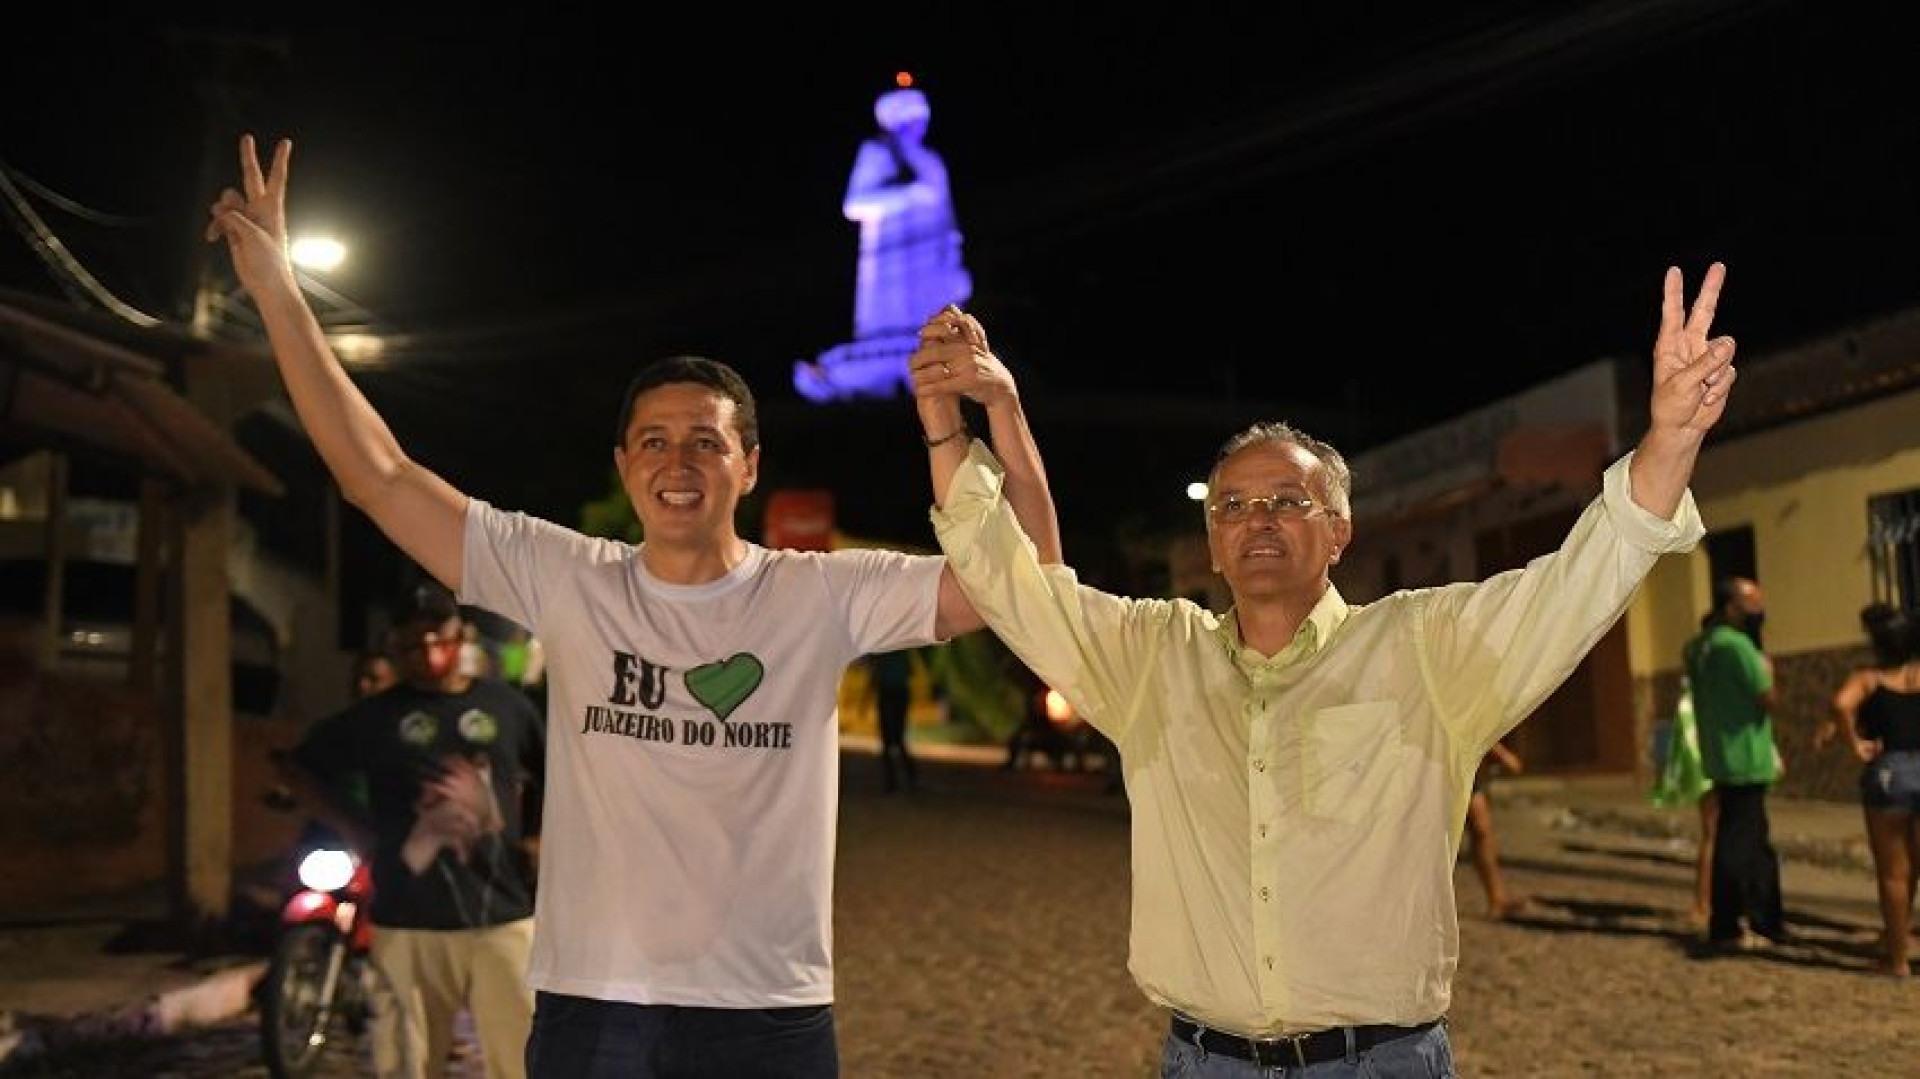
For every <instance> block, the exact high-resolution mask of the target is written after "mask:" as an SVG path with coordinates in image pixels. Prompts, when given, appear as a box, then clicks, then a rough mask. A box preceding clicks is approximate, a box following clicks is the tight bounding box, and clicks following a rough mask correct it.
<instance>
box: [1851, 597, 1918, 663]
mask: <svg viewBox="0 0 1920 1079" xmlns="http://www.w3.org/2000/svg"><path fill="white" fill-rule="evenodd" d="M1860 624H1861V625H1863V626H1865V627H1866V628H1867V639H1868V640H1869V641H1872V642H1873V657H1874V661H1875V663H1876V664H1878V665H1879V666H1881V667H1898V666H1900V665H1901V664H1902V663H1906V662H1908V661H1909V660H1911V659H1913V658H1914V654H1915V653H1916V652H1920V648H1916V647H1915V645H1916V643H1920V642H1916V641H1915V640H1914V628H1915V627H1914V622H1913V619H1911V618H1909V617H1907V612H1905V611H1903V610H1900V609H1899V608H1897V607H1894V606H1892V605H1891V604H1886V603H1869V604H1867V605H1866V606H1865V607H1862V608H1860Z"/></svg>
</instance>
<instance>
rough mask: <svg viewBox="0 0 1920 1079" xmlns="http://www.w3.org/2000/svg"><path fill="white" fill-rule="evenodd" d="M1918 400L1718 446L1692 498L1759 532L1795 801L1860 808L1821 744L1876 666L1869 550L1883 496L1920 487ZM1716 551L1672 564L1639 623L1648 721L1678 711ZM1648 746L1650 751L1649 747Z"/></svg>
mask: <svg viewBox="0 0 1920 1079" xmlns="http://www.w3.org/2000/svg"><path fill="white" fill-rule="evenodd" d="M1915 432H1920V392H1906V393H1901V394H1894V395H1889V396H1887V397H1884V398H1880V399H1877V400H1873V401H1869V402H1866V403H1863V404H1859V405H1855V406H1852V407H1849V408H1846V409H1843V410H1839V411H1834V412H1828V413H1823V414H1821V415H1818V416H1813V417H1809V418H1807V419H1804V420H1801V421H1798V422H1795V423H1793V424H1790V425H1787V426H1782V427H1776V428H1773V429H1771V430H1768V431H1763V432H1760V433H1757V434H1752V435H1747V436H1745V437H1742V438H1738V439H1733V440H1730V441H1727V442H1724V443H1712V442H1709V444H1708V446H1707V447H1706V449H1705V450H1704V451H1703V452H1702V453H1701V457H1700V462H1699V465H1698V467H1697V468H1696V469H1695V472H1694V480H1693V487H1692V489H1693V493H1694V498H1695V500H1696V501H1697V502H1698V503H1699V506H1700V516H1701V519H1702V520H1703V521H1704V522H1705V524H1706V526H1707V529H1708V531H1709V532H1714V531H1720V530H1727V529H1734V528H1740V527H1750V528H1752V529H1753V536H1754V554H1755V559H1756V562H1757V566H1758V568H1757V573H1758V575H1759V581H1760V584H1761V587H1762V588H1763V589H1764V590H1765V592H1766V597H1767V622H1766V628H1765V631H1764V633H1765V641H1766V648H1767V652H1768V653H1769V655H1771V656H1772V657H1773V659H1774V675H1775V681H1776V685H1777V688H1778V691H1779V694H1780V697H1781V703H1780V707H1779V709H1778V710H1777V712H1776V715H1775V717H1774V718H1775V724H1776V728H1777V732H1778V733H1777V737H1778V739H1779V741H1780V744H1781V751H1782V753H1783V755H1784V756H1786V758H1787V765H1788V766H1787V776H1786V779H1785V781H1784V782H1783V784H1782V786H1781V790H1782V791H1783V793H1788V794H1797V795H1803V796H1809V797H1822V798H1833V799H1838V800H1851V799H1852V798H1853V797H1854V789H1855V788H1854V782H1855V780H1856V778H1857V776H1858V771H1859V770H1858V766H1857V765H1856V764H1855V763H1854V762H1853V760H1852V758H1851V755H1850V754H1848V753H1847V751H1846V750H1845V749H1844V748H1842V747H1840V746H1838V745H1835V744H1829V746H1828V747H1826V748H1825V749H1822V750H1815V749H1814V748H1813V746H1812V740H1813V737H1814V732H1815V731H1816V730H1817V729H1818V727H1819V725H1820V724H1821V723H1822V722H1824V721H1825V720H1826V719H1827V718H1828V704H1827V702H1828V701H1829V700H1830V698H1831V696H1832V694H1833V691H1834V690H1835V689H1837V688H1838V687H1839V684H1840V681H1841V680H1842V679H1843V678H1844V677H1845V675H1846V672H1847V671H1848V670H1849V669H1851V668H1852V667H1853V666H1855V665H1857V664H1859V663H1862V662H1864V661H1866V660H1867V659H1868V657H1869V653H1868V652H1867V648H1866V634H1865V633H1864V632H1863V631H1862V630H1861V628H1860V621H1859V612H1860V608H1861V607H1863V606H1865V605H1866V604H1867V603H1868V602H1870V601H1871V600H1873V599H1874V598H1876V597H1875V596H1874V593H1873V579H1872V561H1871V559H1870V557H1869V552H1868V546H1867V533H1868V516H1867V506H1868V502H1869V500H1870V499H1872V498H1874V497H1875V496H1879V495H1885V494H1891V493H1895V492H1899V491H1905V490H1911V489H1915V488H1920V438H1916V437H1915ZM1709 578H1710V572H1709V569H1708V562H1707V555H1706V551H1705V548H1704V546H1703V547H1702V548H1700V549H1697V550H1695V551H1694V552H1693V553H1691V554H1689V555H1686V556H1684V557H1678V558H1671V559H1666V560H1663V563H1662V565H1661V566H1659V567H1657V568H1656V570H1655V572H1654V574H1653V576H1651V577H1650V578H1649V579H1648V581H1647V583H1646V585H1645V586H1644V587H1643V588H1642V590H1641V594H1640V597H1639V599H1638V600H1637V601H1636V603H1635V605H1634V608H1633V610H1632V612H1631V613H1630V618H1631V620H1632V625H1633V627H1634V628H1633V632H1632V634H1631V641H1632V656H1631V658H1632V664H1633V671H1634V676H1635V683H1636V691H1635V699H1636V710H1637V711H1639V709H1641V708H1644V711H1639V714H1638V715H1637V716H1636V722H1637V726H1638V727H1639V729H1640V730H1641V731H1642V732H1643V733H1644V732H1646V731H1648V730H1649V729H1650V728H1651V725H1652V724H1653V723H1655V722H1657V721H1658V720H1659V718H1660V717H1663V716H1668V715H1671V714H1672V708H1673V704H1674V701H1675V700H1676V699H1677V697H1678V692H1679V671H1678V669H1679V665H1680V650H1681V647H1682V646H1683V645H1684V643H1685V642H1686V640H1687V638H1689V637H1690V636H1692V635H1693V634H1694V633H1695V632H1696V631H1697V629H1698V626H1699V620H1700V616H1701V615H1702V614H1703V613H1704V612H1705V611H1706V609H1707V605H1708V603H1709V596H1710V594H1711V585H1712V582H1711V580H1710V579H1709ZM1641 744H1642V745H1646V744H1648V742H1647V741H1646V740H1645V738H1644V737H1643V740H1642V742H1641Z"/></svg>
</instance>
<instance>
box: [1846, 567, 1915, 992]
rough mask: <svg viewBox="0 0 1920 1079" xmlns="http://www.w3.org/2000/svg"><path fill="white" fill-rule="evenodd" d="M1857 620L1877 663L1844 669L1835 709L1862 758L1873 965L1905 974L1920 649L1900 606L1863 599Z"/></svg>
mask: <svg viewBox="0 0 1920 1079" xmlns="http://www.w3.org/2000/svg"><path fill="white" fill-rule="evenodd" d="M1860 623H1861V625H1863V626H1865V627H1866V630H1867V637H1868V639H1869V640H1870V641H1872V643H1873V654H1874V665H1873V666H1872V667H1865V668H1862V669H1859V670H1856V671H1854V672H1853V673H1852V674H1850V675H1848V676H1847V680H1846V682H1845V683H1844V684H1842V685H1841V687H1840V690H1839V692H1838V693H1835V694H1834V697H1833V710H1834V713H1835V717H1836V719H1837V720H1838V729H1839V733H1840V734H1842V735H1843V736H1845V738H1846V739H1847V742H1848V744H1849V745H1850V746H1851V747H1852V749H1853V753H1854V756H1856V757H1858V758H1860V762H1861V763H1862V764H1863V765H1865V768H1863V769H1862V770H1861V774H1860V803H1861V806H1862V811H1863V813H1864V814H1865V816H1866V821H1867V842H1868V844H1869V846H1871V847H1872V849H1873V865H1874V876H1875V878H1876V879H1877V881H1878V883H1879V891H1880V918H1881V921H1882V922H1883V923H1884V926H1885V936H1884V937H1882V950H1881V957H1880V962H1879V963H1877V964H1875V966H1874V969H1875V970H1876V971H1878V972H1880V973H1882V974H1888V975H1892V976H1894V977H1896V978H1904V977H1906V976H1907V973H1908V972H1907V944H1908V938H1909V935H1910V933H1911V932H1912V928H1913V892H1914V881H1915V877H1916V875H1920V655H1916V653H1917V652H1920V649H1917V648H1916V647H1915V645H1916V641H1915V625H1914V622H1913V620H1912V619H1911V618H1909V617H1908V616H1907V614H1906V612H1904V611H1899V610H1895V609H1894V608H1893V607H1890V606H1888V605H1887V604H1884V603H1872V604H1868V605H1867V606H1866V607H1865V608H1864V609H1862V610H1861V612H1860Z"/></svg>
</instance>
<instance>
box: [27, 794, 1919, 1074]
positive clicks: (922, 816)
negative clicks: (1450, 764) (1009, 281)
mask: <svg viewBox="0 0 1920 1079" xmlns="http://www.w3.org/2000/svg"><path fill="white" fill-rule="evenodd" d="M928 772H929V773H930V774H929V779H928V782H927V784H926V787H927V789H925V790H923V791H922V792H921V793H920V794H918V795H916V796H914V797H911V798H907V797H901V796H893V797H882V796H881V795H879V794H878V793H877V791H878V787H879V783H878V779H877V775H876V774H875V772H874V770H873V762H872V761H871V759H870V758H865V757H859V756H854V757H850V758H849V761H848V769H847V777H846V788H845V789H846V794H845V796H844V800H843V806H842V820H841V847H840V873H839V883H838V892H839V900H838V922H837V939H836V951H837V955H838V983H839V998H840V999H839V1006H838V1010H837V1014H838V1019H839V1031H840V1039H841V1051H842V1058H843V1063H844V1074H846V1075H847V1076H848V1077H849V1079H869V1077H873V1079H888V1077H894V1076H902V1077H904V1076H985V1077H994V1079H1002V1077H1004V1079H1018V1077H1025V1076H1033V1077H1039V1076H1047V1077H1050V1079H1051V1077H1057V1076H1063V1075H1072V1076H1094V1077H1104V1076H1126V1077H1145V1076H1150V1075H1153V1074H1156V1069H1155V1062H1156V1061H1157V1059H1158V1047H1159V1041H1160V1036H1161V1032H1162V1029H1163V1028H1162V1022H1163V1020H1162V1018H1161V1016H1160V1015H1159V1014H1158V1013H1157V1012H1156V1011H1155V1010H1154V1009H1153V1008H1151V1007H1149V1006H1148V1005H1147V1004H1146V1003H1145V1001H1144V1000H1143V999H1142V998H1141V996H1140V994H1139V992H1138V991H1137V990H1136V989H1135V988H1134V986H1133V983H1132V981H1131V980H1130V979H1129V977H1128V975H1127V973H1126V969H1125V956H1126V936H1127V902H1128V892H1127V833H1126V821H1125V816H1124V807H1123V804H1122V802H1121V800H1120V799H1119V798H1118V797H1116V796H1103V795H1102V794H1101V793H1100V789H1099V782H1098V780H1097V778H1095V777H1084V776H1082V777H1072V776H1065V777H1063V776H1057V775H1053V774H1051V773H1040V772H1029V773H1022V774H1020V775H1017V776H1015V775H1010V774H1007V773H1002V772H999V771H997V770H992V769H981V768H962V767H961V766H956V765H934V766H931V767H929V768H928ZM1497 816H1498V824H1499V828H1500V838H1501V840H1502V843H1503V854H1504V855H1505V856H1506V861H1507V863H1508V865H1509V870H1508V872H1509V878H1510V879H1509V886H1510V887H1512V888H1514V889H1516V890H1518V891H1520V892H1523V893H1526V894H1528V895H1531V896H1533V897H1534V898H1535V900H1536V902H1535V906H1534V908H1533V910H1532V911H1531V912H1530V913H1529V914H1528V915H1527V916H1525V917H1524V918H1522V919H1521V920H1519V921H1516V922H1511V923H1496V922H1492V921H1489V920H1488V919H1487V918H1486V917H1485V915H1484V908H1485V904H1484V901H1483V900H1482V897H1481V892H1480V888H1479V884H1478V881H1477V879H1476V878H1475V877H1474V875H1473V872H1472V870H1471V868H1470V867H1469V866H1467V865H1466V864H1465V863H1464V862H1463V864H1462V866H1461V868H1460V871H1459V873H1458V875H1457V876H1456V886H1457V887H1458V889H1459V894H1460V896H1461V900H1460V907H1461V935H1462V943H1461V950H1462V959H1461V965H1460V971H1459V975H1458V978H1457V979H1456V983H1455V984H1456V993H1455V1001H1454V1008H1453V1010H1452V1024H1453V1038H1454V1044H1455V1048H1456V1053H1457V1056H1458V1060H1459V1064H1460V1067H1461V1073H1462V1074H1463V1075H1468V1076H1475V1077H1493V1076H1543V1075H1544V1076H1584V1075H1595V1076H1599V1075H1606V1076H1674V1075H1715V1074H1718V1075H1762V1074H1764V1075H1768V1076H1812V1075H1830V1074H1880V1075H1885V1074H1897V1073H1899V1071H1900V1068H1901V1067H1902V1065H1898V1064H1895V1063H1893V1061H1894V1060H1895V1059H1896V1058H1897V1057H1896V1054H1899V1053H1904V1052H1905V1051H1906V1046H1907V1044H1908V1042H1909V1041H1910V1039H1911V1032H1912V1029H1913V1027H1914V1024H1915V1022H1916V1021H1917V1017H1920V996H1917V995H1916V994H1920V982H1915V981H1913V980H1911V979H1909V980H1908V981H1906V982H1899V981H1895V980H1892V979H1886V978H1878V977H1873V976H1870V975H1867V974H1865V973H1862V971H1863V970H1864V968H1865V965H1866V962H1867V955H1868V950H1869V948H1870V947H1871V943H1872V937H1873V932H1874V929H1875V927H1876V926H1877V923H1878V919H1877V916H1876V914H1875V913H1874V909H1873V907H1872V906H1871V902H1870V896H1871V890H1870V882H1869V880H1868V879H1867V878H1866V877H1865V876H1864V875H1862V874H1861V873H1860V872H1859V871H1858V870H1857V869H1845V868H1840V869H1819V868H1816V867H1813V866H1810V865H1804V864H1790V865H1789V867H1788V871H1787V877H1786V890H1787V895H1788V902H1789V908H1790V911H1791V913H1792V914H1793V915H1795V916H1796V917H1795V929H1796V930H1797V931H1799V933H1800V934H1801V938H1802V939H1801V941H1800V942H1799V943H1796V944H1794V945H1792V946H1790V947H1788V948H1786V949H1783V950H1780V951H1777V952H1775V953H1771V954H1746V955H1738V956H1722V957H1707V956H1702V955H1700V954H1699V951H1698V948H1697V946H1696V945H1695V944H1694V942H1693V934H1692V933H1691V932H1690V931H1689V929H1688V927H1687V926H1686V925H1685V923H1684V917H1683V915H1684V912H1685V910H1686V908H1687V905H1688V897H1689V894H1690V888H1691V850H1690V849H1688V848H1687V847H1686V846H1685V845H1684V844H1681V843H1677V842H1675V841H1673V840H1669V839H1662V838H1659V837H1652V836H1650V837H1638V836H1633V835H1629V834H1626V833H1624V832H1620V831H1602V830H1597V829H1593V828H1588V827H1583V826H1581V825H1580V824H1579V823H1578V822H1569V821H1568V820H1567V819H1566V814H1565V813H1564V811H1559V812H1556V811H1555V810H1554V808H1553V807H1552V806H1550V805H1544V804H1531V803H1529V802H1528V801H1527V800H1526V799H1524V798H1519V799H1514V800H1509V801H1503V802H1502V803H1501V804H1500V805H1499V807H1498V809H1497ZM1902 1033H1905V1034H1906V1036H1907V1039H1906V1040H1896V1039H1897V1038H1898V1037H1899V1035H1901V1034H1902ZM86 1053H87V1055H86V1057H85V1058H84V1059H81V1058H78V1057H73V1056H63V1055H60V1054H56V1055H54V1056H52V1057H48V1058H43V1059H41V1060H40V1061H38V1062H37V1063H35V1064H33V1065H32V1066H31V1067H29V1068H24V1069H21V1070H19V1071H17V1072H14V1073H10V1074H19V1075H40V1076H53V1075H62V1076H68V1075H70V1076H82V1075H84V1076H118V1075H126V1076H136V1075H137V1076H155V1077H158V1076H173V1077H181V1079H187V1077H193V1079H201V1077H206V1079H212V1077H228V1076H259V1075H263V1074H264V1071H263V1070H262V1069H261V1068H260V1067H259V1066H258V1065H257V1063H255V1061H256V1056H257V1053H256V1046H255V1041H254V1035H253V1028H252V1026H251V1021H250V1018H249V1019H244V1020H237V1021H233V1022H229V1023H225V1024H220V1025H217V1026H214V1027H211V1028H206V1029H203V1030H199V1031H195V1032H194V1033H193V1035H192V1036H190V1037H184V1038H176V1039H170V1040H168V1041H165V1042H158V1043H148V1044H146V1045H128V1044H122V1045H118V1046H114V1047H110V1048H106V1049H101V1048H90V1049H88V1050H86ZM334 1074H339V1075H347V1074H353V1073H352V1072H351V1071H349V1070H344V1069H342V1070H337V1071H336V1072H335V1073H334Z"/></svg>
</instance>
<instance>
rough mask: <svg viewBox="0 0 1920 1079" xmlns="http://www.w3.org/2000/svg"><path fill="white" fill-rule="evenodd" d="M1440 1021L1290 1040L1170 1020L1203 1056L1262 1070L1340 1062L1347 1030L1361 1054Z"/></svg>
mask: <svg viewBox="0 0 1920 1079" xmlns="http://www.w3.org/2000/svg"><path fill="white" fill-rule="evenodd" d="M1440 1022H1441V1020H1438V1019H1431V1020H1428V1021H1427V1022H1425V1023H1421V1024H1419V1025H1417V1026H1411V1027H1396V1026H1388V1025H1386V1024H1384V1023H1374V1024H1369V1025H1367V1026H1363V1027H1334V1028H1333V1029H1332V1030H1316V1031H1314V1032H1313V1033H1311V1034H1296V1035H1294V1036H1293V1037H1290V1038H1243V1037H1241V1036H1240V1035H1238V1034H1229V1033H1227V1032H1226V1031H1224V1030H1214V1029H1212V1028H1211V1027H1203V1026H1201V1025H1200V1024H1198V1023H1196V1022H1194V1021H1193V1020H1191V1019H1188V1018H1187V1017H1186V1016H1184V1015H1175V1016H1174V1017H1173V1036H1174V1037H1175V1038H1176V1039H1178V1040H1180V1041H1183V1042H1186V1043H1187V1044H1188V1045H1192V1046H1195V1047H1196V1048H1198V1049H1200V1050H1201V1051H1202V1052H1206V1053H1224V1054H1226V1055H1227V1056H1230V1057H1234V1058H1236V1059H1238V1060H1245V1061H1249V1062H1251V1063H1253V1064H1256V1065H1258V1066H1260V1067H1262V1068H1304V1067H1306V1066H1307V1065H1309V1064H1325V1063H1326V1062H1327V1061H1329V1060H1344V1059H1345V1058H1346V1055H1347V1031H1349V1030H1351V1031H1352V1032H1353V1051H1354V1052H1356V1053H1364V1052H1366V1051H1367V1050H1369V1049H1372V1048H1373V1047H1374V1046H1376V1045H1381V1044H1384V1043H1386V1042H1390V1041H1393V1040H1395V1039H1397V1038H1405V1037H1409V1036H1411V1035H1414V1034H1421V1033H1424V1032H1426V1031H1429V1030H1432V1029H1433V1028H1434V1027H1435V1026H1437V1025H1438V1024H1439V1023H1440Z"/></svg>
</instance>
